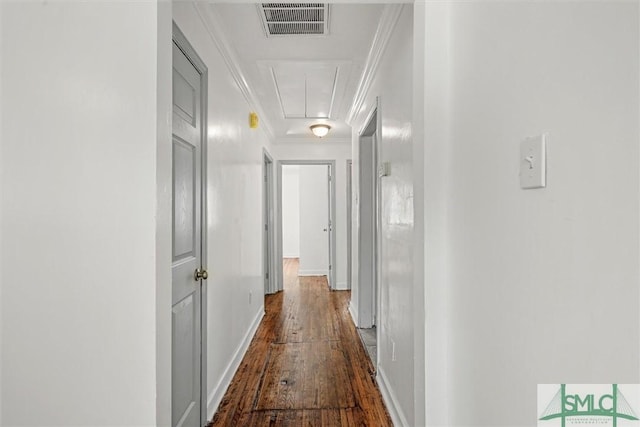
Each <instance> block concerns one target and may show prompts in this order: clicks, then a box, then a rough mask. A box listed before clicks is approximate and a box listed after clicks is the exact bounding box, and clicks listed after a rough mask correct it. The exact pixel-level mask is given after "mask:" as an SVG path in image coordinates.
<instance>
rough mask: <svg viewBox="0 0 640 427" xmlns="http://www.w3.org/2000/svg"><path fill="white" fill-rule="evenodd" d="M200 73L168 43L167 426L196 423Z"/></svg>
mask: <svg viewBox="0 0 640 427" xmlns="http://www.w3.org/2000/svg"><path fill="white" fill-rule="evenodd" d="M200 78H201V76H200V73H199V72H198V71H197V70H196V68H195V67H194V66H193V65H192V64H191V62H189V60H188V59H187V57H186V56H185V55H184V53H182V51H181V50H180V49H179V48H178V47H177V46H176V45H175V43H174V45H173V229H172V245H173V251H172V252H173V253H172V257H173V259H172V288H173V291H172V294H173V299H172V366H171V370H172V372H171V378H172V402H171V417H172V425H173V426H197V427H199V426H201V425H202V423H201V420H200V402H201V396H200V393H201V391H200V390H201V388H200V386H201V384H200V381H201V375H200V369H201V361H200V357H201V352H202V349H201V313H200V311H201V297H202V289H201V283H202V279H197V278H196V271H200V268H201V266H202V246H201V242H202V237H201V236H202V234H201V233H202V229H201V226H202V224H201V220H202V216H201V212H202V210H201V208H202V191H201V190H202V170H201V164H202V158H201V152H202V140H201V139H202V116H201V108H202V104H201V96H202V94H201V93H200V92H201V89H200V88H201V82H200Z"/></svg>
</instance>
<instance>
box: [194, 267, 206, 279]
mask: <svg viewBox="0 0 640 427" xmlns="http://www.w3.org/2000/svg"><path fill="white" fill-rule="evenodd" d="M208 277H209V273H207V270H205V269H202V270H200V269H199V268H196V272H195V273H193V278H194V279H196V282H197V281H198V280H207V278H208Z"/></svg>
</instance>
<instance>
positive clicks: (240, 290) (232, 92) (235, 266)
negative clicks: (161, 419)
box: [174, 2, 277, 417]
mask: <svg viewBox="0 0 640 427" xmlns="http://www.w3.org/2000/svg"><path fill="white" fill-rule="evenodd" d="M174 20H175V21H176V23H177V25H178V26H179V27H180V28H181V30H182V31H183V32H184V34H185V36H186V37H187V39H188V40H189V42H190V43H191V44H192V45H193V47H194V48H195V50H196V51H197V52H198V54H199V55H200V57H201V58H202V60H203V61H204V62H205V64H206V65H207V67H208V69H209V93H208V95H209V109H208V114H209V123H208V125H209V135H208V138H209V141H208V155H207V161H208V169H207V174H208V180H207V186H208V188H207V197H208V200H207V203H208V205H207V209H208V219H207V221H208V230H207V239H208V253H207V267H208V271H209V272H210V279H209V280H207V287H208V300H207V304H208V313H207V328H208V334H207V355H208V360H207V391H208V414H209V417H211V416H212V415H213V412H214V411H215V409H216V408H217V406H218V403H219V402H220V400H221V399H222V396H223V394H224V392H225V390H226V387H227V386H228V384H229V381H230V380H231V378H232V377H233V374H234V373H235V369H236V367H237V366H238V364H239V362H240V360H241V358H242V356H243V353H244V349H245V348H246V346H247V345H248V344H249V341H250V340H251V338H252V334H253V331H254V330H255V328H256V327H257V325H258V322H259V320H260V319H261V317H262V315H263V313H264V296H263V295H264V285H263V280H262V262H263V261H262V256H263V255H262V241H261V239H260V237H259V236H261V235H262V185H261V182H262V181H261V180H262V159H263V155H262V148H263V147H264V146H267V148H269V147H268V145H269V144H268V141H267V138H266V137H265V136H264V133H263V132H262V131H261V130H251V129H249V124H248V116H249V112H250V111H252V108H251V107H250V106H249V105H248V103H247V101H246V100H245V98H244V97H243V96H242V93H241V91H240V89H239V87H238V86H237V84H236V82H235V80H234V78H233V75H232V74H231V73H230V71H229V69H228V68H227V66H226V65H225V60H224V58H223V56H222V55H221V53H220V51H219V50H218V48H217V46H216V44H215V43H214V41H213V39H212V38H211V36H210V34H209V33H208V32H207V30H206V28H205V27H204V25H203V23H202V20H201V19H200V16H199V15H198V13H197V11H196V9H195V8H194V6H193V5H192V4H191V3H179V2H176V3H174ZM269 151H270V152H271V154H272V155H273V152H272V151H271V150H270V149H269ZM274 158H277V156H274Z"/></svg>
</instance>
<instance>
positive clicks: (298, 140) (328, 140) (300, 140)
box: [274, 136, 351, 145]
mask: <svg viewBox="0 0 640 427" xmlns="http://www.w3.org/2000/svg"><path fill="white" fill-rule="evenodd" d="M274 143H275V144H276V145H289V144H295V145H304V144H314V145H317V144H322V145H335V144H338V145H349V144H351V138H341V137H338V138H332V137H324V138H317V137H292V136H289V137H284V138H277V139H276V140H275V141H274Z"/></svg>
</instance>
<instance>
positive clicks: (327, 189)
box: [277, 160, 336, 290]
mask: <svg viewBox="0 0 640 427" xmlns="http://www.w3.org/2000/svg"><path fill="white" fill-rule="evenodd" d="M277 168H278V201H277V203H278V230H280V232H279V233H278V237H277V255H278V257H277V259H278V260H280V261H281V262H282V260H283V259H284V257H292V256H293V257H295V255H298V257H299V258H300V263H299V274H300V275H320V276H324V275H326V276H327V282H328V285H329V287H330V288H331V289H332V290H333V289H335V287H336V281H335V277H336V276H335V265H336V261H335V259H336V256H335V251H336V248H335V227H334V224H335V180H334V178H333V174H334V171H335V161H334V160H317V161H314V160H281V161H278V166H277ZM292 179H293V180H294V181H296V179H297V182H296V183H295V184H292V182H291V180H292ZM285 180H286V181H285ZM285 191H286V193H285ZM292 192H294V193H295V194H292ZM296 194H297V196H298V197H297V199H296V197H295V195H296ZM292 196H293V197H292ZM292 199H293V200H292ZM296 206H298V207H299V208H298V209H297V210H296V209H295V208H296ZM285 209H286V212H285ZM291 212H294V213H293V215H292V214H291ZM296 212H297V215H296ZM296 218H297V220H296ZM296 221H297V224H296ZM287 227H289V228H291V227H293V228H294V231H293V233H285V228H287ZM296 227H297V236H296V230H295V228H296ZM288 231H291V230H288ZM292 234H293V236H292ZM296 242H298V243H299V246H298V247H296V246H295V243H296ZM278 271H279V275H278V289H279V290H282V289H283V278H284V273H283V270H282V264H281V267H279V270H278Z"/></svg>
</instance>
